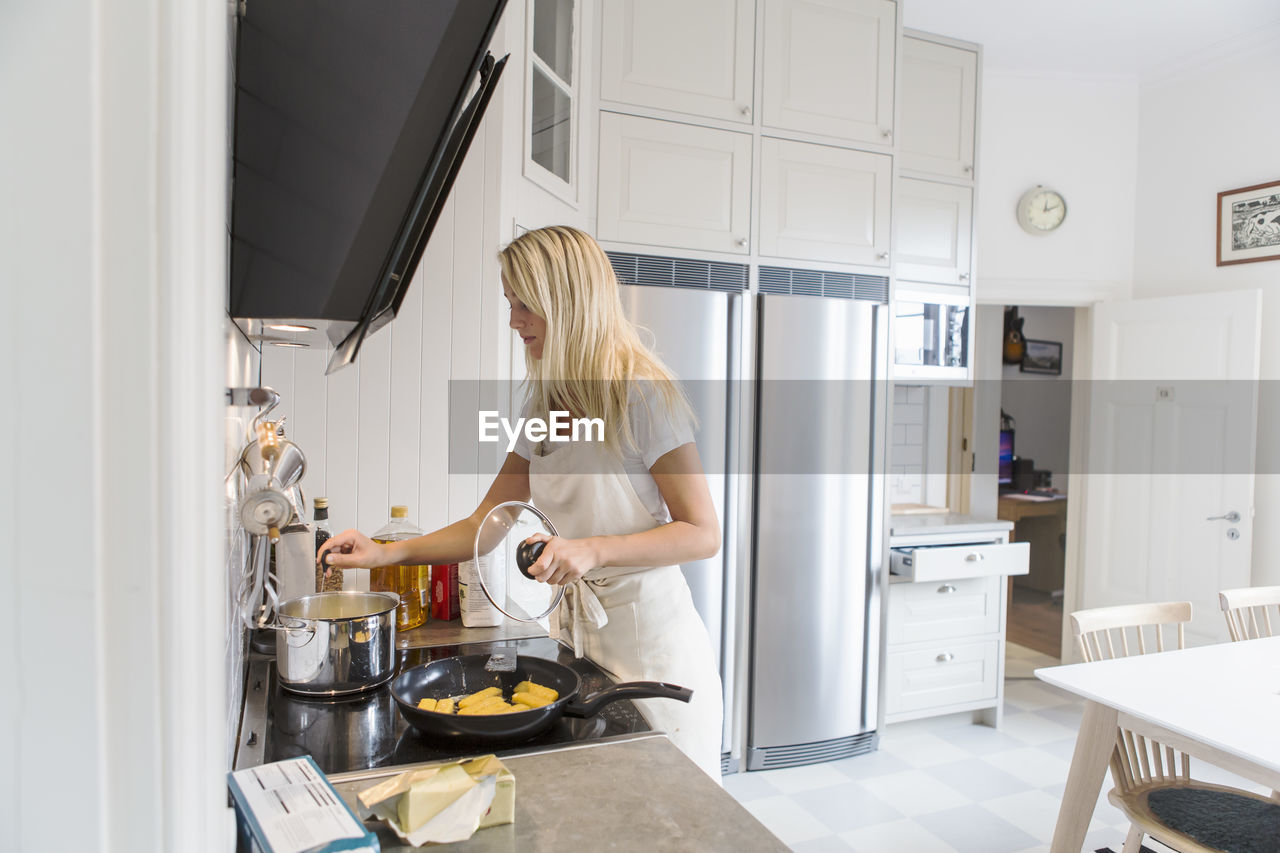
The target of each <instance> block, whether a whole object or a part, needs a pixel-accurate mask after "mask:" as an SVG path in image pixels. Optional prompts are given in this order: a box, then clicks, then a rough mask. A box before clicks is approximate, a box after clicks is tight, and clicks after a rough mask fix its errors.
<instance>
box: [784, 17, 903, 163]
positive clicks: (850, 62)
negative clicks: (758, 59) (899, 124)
mask: <svg viewBox="0 0 1280 853" xmlns="http://www.w3.org/2000/svg"><path fill="white" fill-rule="evenodd" d="M897 11H898V8H897V4H896V3H894V2H892V0H764V52H763V57H762V59H763V62H764V68H763V80H764V82H763V87H762V92H761V111H762V113H763V114H762V116H761V118H762V120H763V123H764V124H765V125H766V126H767V127H774V128H781V129H785V130H794V131H799V132H802V133H819V134H823V135H825V136H833V137H838V138H841V139H847V140H850V141H853V142H863V143H870V144H874V145H885V146H889V145H892V144H893V79H894V78H893V73H894V45H895V43H896V41H897Z"/></svg>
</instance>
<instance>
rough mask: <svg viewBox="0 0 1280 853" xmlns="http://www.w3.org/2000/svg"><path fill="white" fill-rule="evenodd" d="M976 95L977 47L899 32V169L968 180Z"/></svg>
mask: <svg viewBox="0 0 1280 853" xmlns="http://www.w3.org/2000/svg"><path fill="white" fill-rule="evenodd" d="M977 93H978V52H977V50H976V49H969V48H964V47H957V46H953V45H950V44H941V43H939V42H936V41H930V40H928V39H926V38H922V37H919V36H917V35H911V36H904V37H903V39H902V103H901V106H900V112H899V116H898V117H899V121H898V169H899V170H900V171H903V172H919V173H921V174H926V175H937V176H942V177H947V178H959V179H962V180H972V179H973V169H974V129H975V126H976V124H977Z"/></svg>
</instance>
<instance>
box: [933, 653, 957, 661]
mask: <svg viewBox="0 0 1280 853" xmlns="http://www.w3.org/2000/svg"><path fill="white" fill-rule="evenodd" d="M955 659H956V656H955V655H953V654H951V652H943V653H942V654H940V655H938V656H937V657H936V658H934V660H936V661H937V662H938V663H950V662H951V661H953V660H955Z"/></svg>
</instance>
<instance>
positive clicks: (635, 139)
mask: <svg viewBox="0 0 1280 853" xmlns="http://www.w3.org/2000/svg"><path fill="white" fill-rule="evenodd" d="M599 201H600V209H599V222H598V225H597V236H598V237H599V238H600V239H601V240H615V241H619V242H623V243H641V244H644V245H647V246H671V247H672V248H683V249H706V250H710V251H715V252H736V253H739V254H746V253H747V251H748V250H749V248H750V243H749V238H750V228H749V225H750V218H751V136H750V135H749V134H746V133H734V132H732V131H727V130H716V129H713V128H709V127H695V126H694V125H691V124H680V123H677V122H671V121H658V120H656V119H648V118H639V117H637V116H626V115H619V114H618V113H608V112H602V113H600V196H599Z"/></svg>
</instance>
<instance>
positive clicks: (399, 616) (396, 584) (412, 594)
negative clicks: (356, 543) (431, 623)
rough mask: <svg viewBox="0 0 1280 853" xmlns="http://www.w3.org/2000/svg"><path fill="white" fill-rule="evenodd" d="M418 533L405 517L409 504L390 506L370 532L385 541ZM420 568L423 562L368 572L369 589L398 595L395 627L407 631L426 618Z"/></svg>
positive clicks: (392, 540) (378, 540)
mask: <svg viewBox="0 0 1280 853" xmlns="http://www.w3.org/2000/svg"><path fill="white" fill-rule="evenodd" d="M421 535H422V530H420V529H419V528H418V527H417V526H416V525H414V524H413V522H411V521H409V508H408V507H407V506H399V505H397V506H393V507H392V508H391V520H390V521H389V522H387V524H386V525H384V526H383V527H382V528H380V529H379V530H378V531H377V532H376V533H374V534H373V536H372V539H373V541H374V542H381V543H383V544H385V543H387V542H399V541H400V540H401V539H412V538H413V537H415V536H421ZM423 569H424V567H423V566H383V567H382V568H379V569H373V570H372V571H370V572H369V589H371V590H374V591H375V592H394V593H396V594H397V595H399V596H400V605H399V606H398V607H397V608H396V630H397V631H408V630H409V629H411V628H417V627H418V626H419V625H421V624H422V623H423V622H425V621H427V611H426V610H425V609H424V608H423V607H422V591H421V589H420V588H419V580H418V579H419V578H420V577H421V575H422V573H423Z"/></svg>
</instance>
